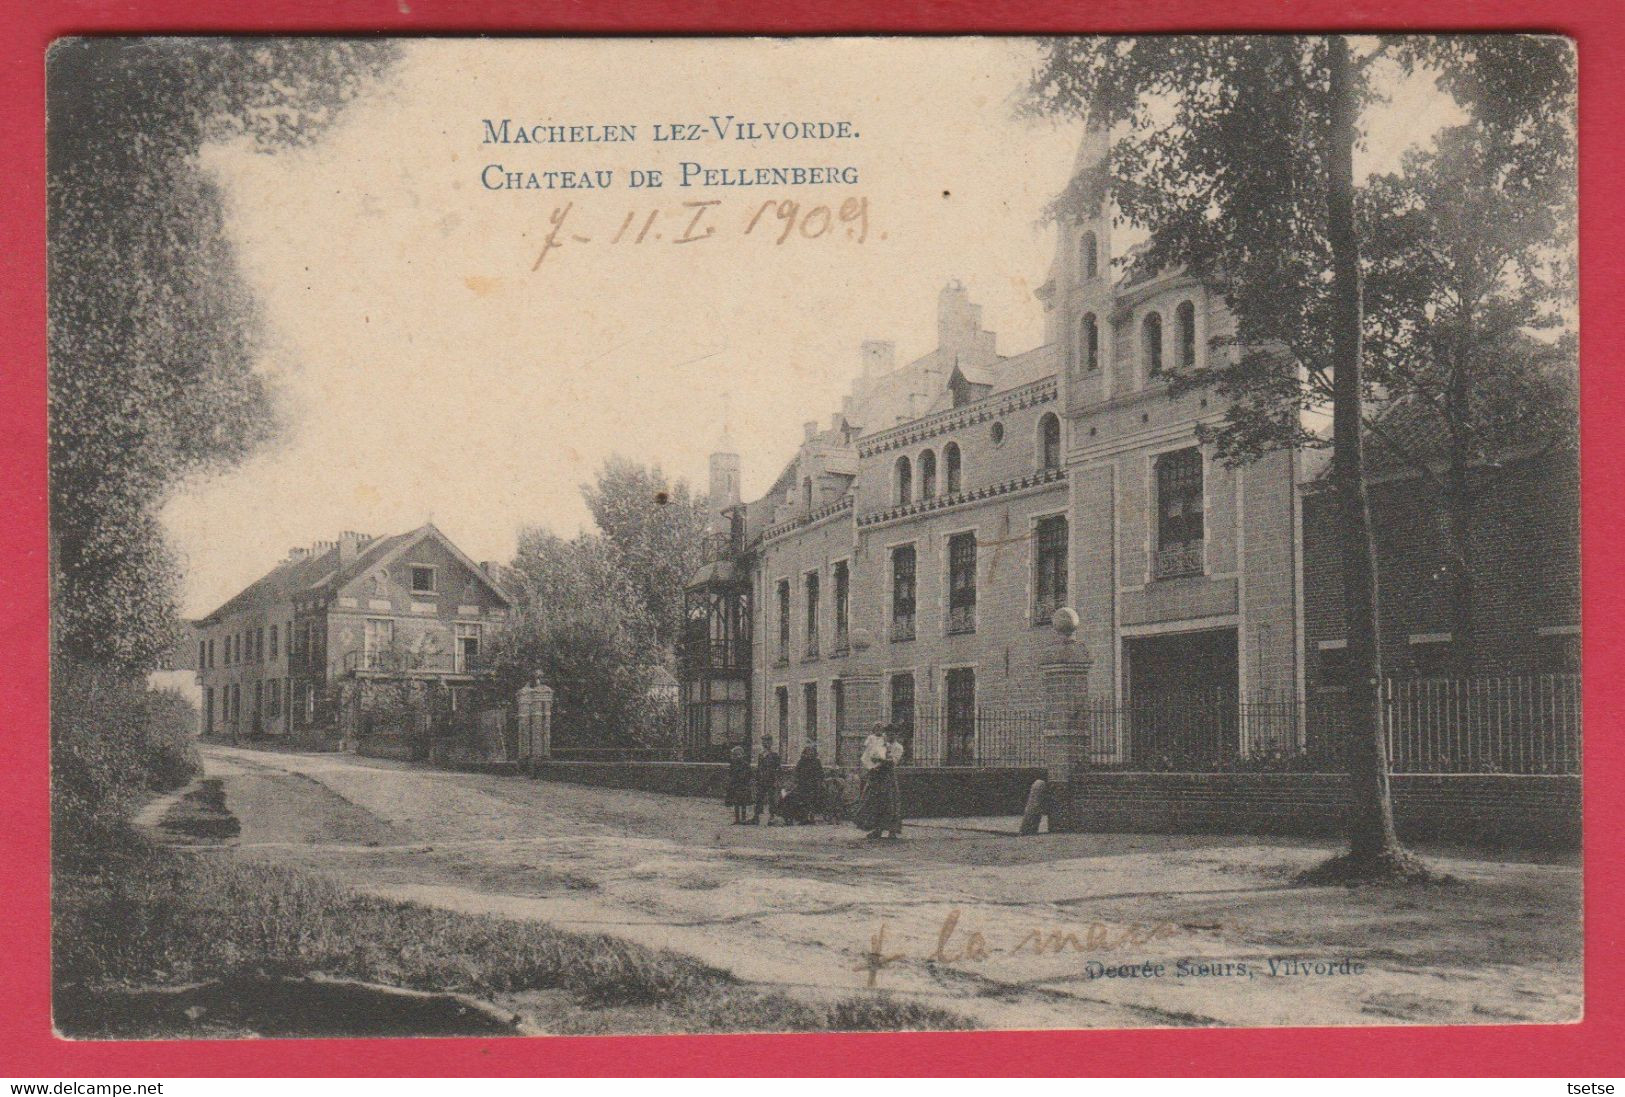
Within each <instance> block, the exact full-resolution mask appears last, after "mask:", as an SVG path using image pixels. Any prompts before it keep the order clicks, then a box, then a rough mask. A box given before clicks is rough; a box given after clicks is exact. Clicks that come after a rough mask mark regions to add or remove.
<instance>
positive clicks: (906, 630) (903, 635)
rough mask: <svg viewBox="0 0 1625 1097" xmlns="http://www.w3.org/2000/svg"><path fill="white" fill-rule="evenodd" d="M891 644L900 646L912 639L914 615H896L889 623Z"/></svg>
mask: <svg viewBox="0 0 1625 1097" xmlns="http://www.w3.org/2000/svg"><path fill="white" fill-rule="evenodd" d="M891 638H892V643H894V644H900V643H904V642H906V641H909V640H912V639H914V615H913V614H912V613H910V614H897V615H895V616H893V617H892V621H891Z"/></svg>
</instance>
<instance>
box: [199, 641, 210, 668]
mask: <svg viewBox="0 0 1625 1097" xmlns="http://www.w3.org/2000/svg"><path fill="white" fill-rule="evenodd" d="M208 655H209V645H208V642H207V641H205V640H199V641H198V642H197V669H199V670H207V669H209V660H208Z"/></svg>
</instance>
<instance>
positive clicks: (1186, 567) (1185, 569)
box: [1151, 541, 1203, 579]
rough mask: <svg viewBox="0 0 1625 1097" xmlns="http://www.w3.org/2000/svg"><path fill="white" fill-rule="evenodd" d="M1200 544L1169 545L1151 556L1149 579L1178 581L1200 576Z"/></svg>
mask: <svg viewBox="0 0 1625 1097" xmlns="http://www.w3.org/2000/svg"><path fill="white" fill-rule="evenodd" d="M1202 570H1203V569H1202V542H1201V541H1190V542H1187V543H1186V544H1183V545H1169V546H1167V547H1166V548H1160V549H1158V550H1157V551H1156V552H1154V553H1152V554H1151V578H1153V579H1179V578H1182V577H1183V576H1187V575H1201V574H1202Z"/></svg>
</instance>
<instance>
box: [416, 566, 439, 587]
mask: <svg viewBox="0 0 1625 1097" xmlns="http://www.w3.org/2000/svg"><path fill="white" fill-rule="evenodd" d="M434 573H435V569H434V568H433V567H430V566H429V565H427V564H413V565H412V593H413V594H433V593H434Z"/></svg>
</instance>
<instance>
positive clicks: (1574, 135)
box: [45, 4, 1587, 1041]
mask: <svg viewBox="0 0 1625 1097" xmlns="http://www.w3.org/2000/svg"><path fill="white" fill-rule="evenodd" d="M405 10H406V8H405V6H404V4H403V6H402V11H405ZM1576 72H1577V59H1576V51H1575V46H1574V44H1573V42H1572V41H1571V40H1569V39H1567V38H1564V37H1561V36H1557V35H1540V34H1455V35H1449V34H1438V35H1416V34H1393V35H1379V34H1357V35H1356V34H1348V35H1343V34H1327V35H1304V34H1271V35H1263V34H1202V35H1197V34H1176V35H1151V36H1139V37H1134V36H1121V37H1113V36H1090V37H1083V36H1079V37H1046V38H1031V37H1002V36H983V37H931V38H928V37H895V36H894V37H780V38H750V37H737V38H720V37H709V38H708V37H700V38H684V37H666V38H539V37H527V38H475V37H460V38H459V37H418V38H413V37H388V36H375V37H368V38H359V37H356V38H347V37H316V36H310V37H291V36H262V37H231V36H217V37H161V36H149V37H138V36H110V37H69V38H63V39H59V40H58V41H56V42H55V43H54V44H53V45H52V46H51V48H50V51H49V53H48V55H47V58H46V78H47V79H46V96H45V100H46V114H47V117H46V152H47V173H46V180H45V183H46V186H45V199H46V208H47V230H48V278H47V292H48V324H49V327H48V354H49V362H48V378H47V398H48V428H49V539H50V540H49V547H50V580H51V586H50V597H51V621H50V624H51V635H50V660H51V663H50V668H51V693H50V701H51V713H50V718H51V728H50V750H51V754H50V758H51V768H50V788H51V870H52V871H51V880H52V884H51V910H52V924H51V934H52V947H51V958H50V959H51V971H52V987H51V1000H52V1018H53V1024H54V1028H55V1031H56V1033H57V1034H58V1036H60V1037H61V1038H63V1039H66V1040H75V1041H102V1040H205V1039H207V1040H219V1039H228V1040H246V1039H254V1038H276V1037H371V1036H402V1037H412V1036H426V1037H427V1036H442V1037H444V1036H467V1037H538V1036H556V1035H630V1034H646V1033H656V1034H689V1033H787V1032H797V1033H801V1032H851V1031H865V1032H922V1031H924V1032H937V1031H953V1030H1039V1029H1044V1030H1076V1029H1158V1028H1273V1027H1281V1026H1293V1027H1302V1026H1317V1027H1318V1026H1326V1027H1332V1026H1421V1025H1426V1026H1441V1025H1450V1026H1468V1025H1475V1026H1476V1025H1534V1024H1542V1025H1552V1024H1570V1023H1574V1022H1579V1021H1581V1020H1582V1019H1583V1018H1584V1016H1585V1013H1586V1005H1587V1003H1586V998H1585V993H1584V991H1585V986H1586V983H1585V964H1584V961H1585V959H1586V957H1585V955H1584V948H1583V944H1584V928H1585V927H1584V924H1583V918H1582V914H1583V898H1584V889H1583V886H1582V885H1583V880H1582V858H1581V807H1582V799H1581V790H1582V782H1583V780H1584V765H1583V761H1582V759H1583V755H1584V750H1583V745H1582V730H1581V725H1582V719H1581V692H1582V691H1581V581H1580V575H1581V571H1580V556H1581V548H1580V490H1581V489H1580V442H1579V434H1580V413H1579V349H1578V348H1579V308H1578V254H1579V253H1578V246H1577V240H1576V217H1577V195H1578V191H1577V162H1578V126H1577V113H1576V112H1577V106H1578V99H1577V91H1578V89H1577V80H1576Z"/></svg>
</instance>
